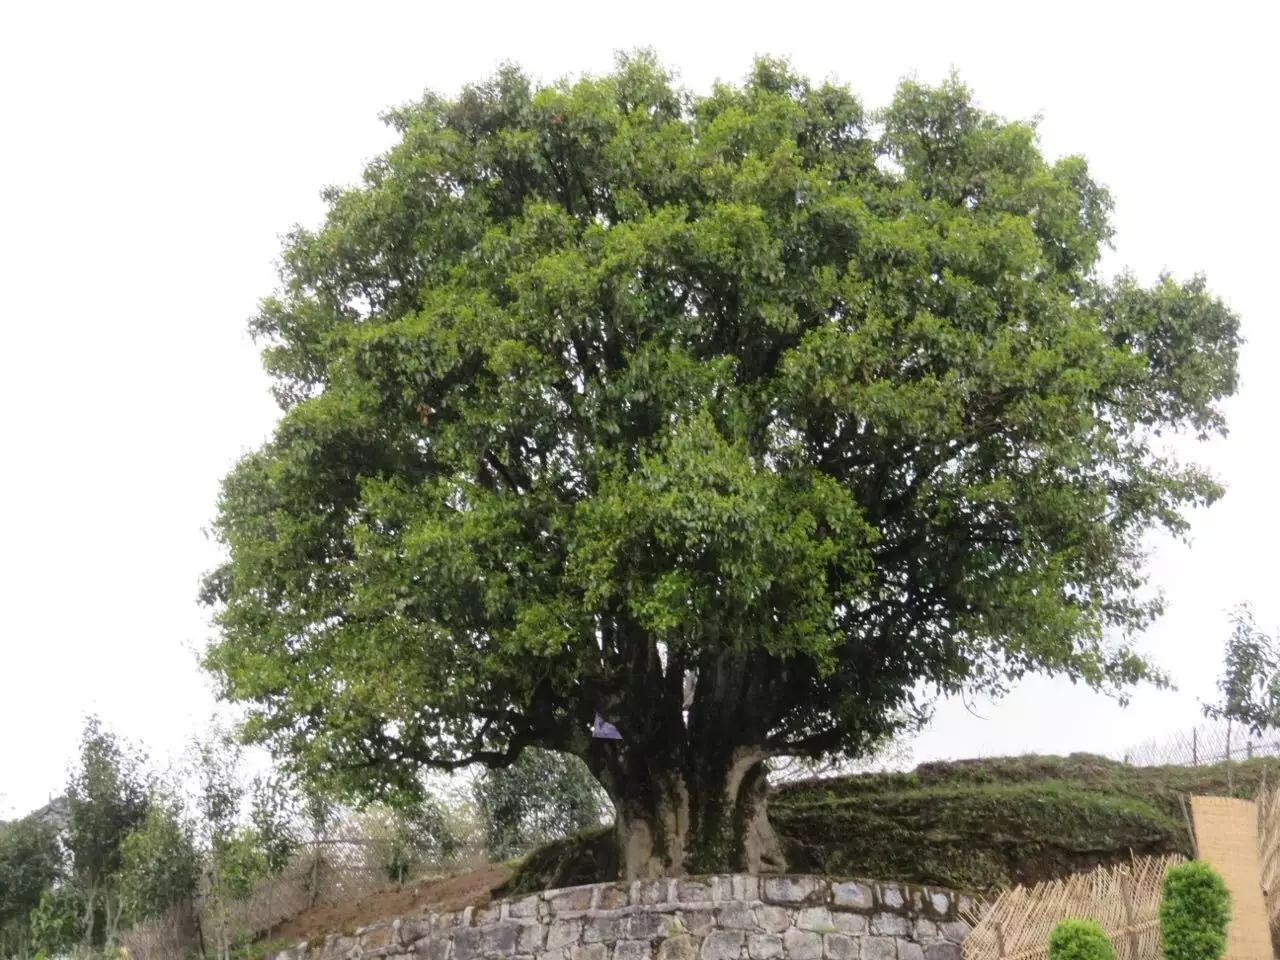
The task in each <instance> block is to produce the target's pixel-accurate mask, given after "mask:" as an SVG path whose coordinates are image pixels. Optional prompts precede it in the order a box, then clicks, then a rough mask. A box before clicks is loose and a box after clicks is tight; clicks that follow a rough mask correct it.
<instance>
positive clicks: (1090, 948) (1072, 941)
mask: <svg viewBox="0 0 1280 960" xmlns="http://www.w3.org/2000/svg"><path fill="white" fill-rule="evenodd" d="M1115 956H1116V952H1115V950H1114V948H1112V946H1111V941H1110V940H1108V939H1107V935H1106V934H1105V933H1104V932H1103V931H1102V926H1101V925H1100V924H1099V923H1097V922H1095V921H1093V920H1063V921H1062V922H1061V923H1059V924H1058V925H1057V926H1056V927H1054V928H1053V933H1051V934H1049V960H1115Z"/></svg>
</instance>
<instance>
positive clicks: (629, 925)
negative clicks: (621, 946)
mask: <svg viewBox="0 0 1280 960" xmlns="http://www.w3.org/2000/svg"><path fill="white" fill-rule="evenodd" d="M675 923H676V917H675V915H674V914H670V913H660V912H658V911H656V910H648V911H645V912H643V913H633V914H631V916H629V917H627V918H626V933H625V934H620V935H619V939H620V938H621V937H623V936H625V937H628V938H630V939H632V940H653V939H656V938H657V937H666V936H670V935H671V933H672V932H673V931H672V929H671V928H672V927H673V926H674V925H675Z"/></svg>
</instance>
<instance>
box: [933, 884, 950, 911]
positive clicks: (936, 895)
mask: <svg viewBox="0 0 1280 960" xmlns="http://www.w3.org/2000/svg"><path fill="white" fill-rule="evenodd" d="M929 906H930V907H931V908H932V910H933V912H934V913H936V914H937V915H938V916H940V917H945V916H946V915H947V914H949V913H950V912H951V897H950V895H949V894H946V893H943V892H942V891H941V890H931V891H929Z"/></svg>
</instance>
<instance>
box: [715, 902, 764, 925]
mask: <svg viewBox="0 0 1280 960" xmlns="http://www.w3.org/2000/svg"><path fill="white" fill-rule="evenodd" d="M716 917H717V918H718V920H719V923H720V927H721V928H722V929H724V930H755V929H757V925H756V915H755V911H754V910H752V909H751V906H750V905H749V904H746V903H738V902H736V901H732V902H730V903H726V904H725V905H724V906H722V907H721V908H720V909H719V910H717V911H716Z"/></svg>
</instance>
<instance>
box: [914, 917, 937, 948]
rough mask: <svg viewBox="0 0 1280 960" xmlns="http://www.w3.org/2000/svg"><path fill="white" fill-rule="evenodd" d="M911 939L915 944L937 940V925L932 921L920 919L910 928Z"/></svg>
mask: <svg viewBox="0 0 1280 960" xmlns="http://www.w3.org/2000/svg"><path fill="white" fill-rule="evenodd" d="M911 938H912V939H913V940H915V942H916V943H932V942H933V941H934V940H937V939H938V925H937V924H936V923H934V922H933V921H932V920H926V919H925V918H924V917H921V918H920V919H918V920H917V921H916V922H915V925H914V926H913V927H912V928H911Z"/></svg>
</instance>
